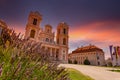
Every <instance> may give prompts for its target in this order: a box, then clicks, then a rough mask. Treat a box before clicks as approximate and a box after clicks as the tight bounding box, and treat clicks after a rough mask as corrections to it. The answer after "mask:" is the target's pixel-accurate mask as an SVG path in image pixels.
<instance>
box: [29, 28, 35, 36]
mask: <svg viewBox="0 0 120 80" xmlns="http://www.w3.org/2000/svg"><path fill="white" fill-rule="evenodd" d="M30 37H31V38H34V37H35V30H31V32H30Z"/></svg>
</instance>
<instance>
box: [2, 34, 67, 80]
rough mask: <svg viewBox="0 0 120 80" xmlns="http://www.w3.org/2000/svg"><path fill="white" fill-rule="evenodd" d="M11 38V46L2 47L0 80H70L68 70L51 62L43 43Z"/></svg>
mask: <svg viewBox="0 0 120 80" xmlns="http://www.w3.org/2000/svg"><path fill="white" fill-rule="evenodd" d="M12 34H13V33H12ZM9 36H10V37H9V38H10V39H9V40H11V41H10V45H9V46H6V43H2V45H1V46H0V80H69V78H68V73H67V70H66V69H65V68H63V67H58V65H59V64H57V63H53V62H52V61H51V59H50V58H49V54H48V53H47V51H45V50H43V49H42V47H41V44H42V43H37V42H34V41H30V40H28V39H26V40H25V39H20V38H19V36H18V35H14V36H13V35H9ZM3 40H5V39H3ZM9 40H8V41H9Z"/></svg>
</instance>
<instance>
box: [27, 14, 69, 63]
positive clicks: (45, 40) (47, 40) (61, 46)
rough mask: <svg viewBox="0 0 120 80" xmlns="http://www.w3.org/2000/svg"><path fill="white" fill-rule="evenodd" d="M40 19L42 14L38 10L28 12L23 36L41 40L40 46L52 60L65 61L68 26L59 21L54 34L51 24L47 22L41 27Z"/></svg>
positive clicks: (66, 57) (66, 56)
mask: <svg viewBox="0 0 120 80" xmlns="http://www.w3.org/2000/svg"><path fill="white" fill-rule="evenodd" d="M41 21H42V16H41V14H40V13H39V12H30V14H29V16H28V22H27V25H26V31H25V38H26V39H27V38H30V40H33V41H36V42H41V43H42V45H41V46H42V48H43V49H45V50H47V51H48V53H49V55H50V57H52V58H53V59H54V61H58V62H62V63H67V61H68V40H69V37H68V36H69V33H68V32H69V26H68V25H67V24H66V23H65V22H61V23H59V24H58V26H57V33H56V36H55V33H54V32H53V30H52V26H51V25H49V24H47V25H45V27H44V28H42V27H41V26H40V24H41Z"/></svg>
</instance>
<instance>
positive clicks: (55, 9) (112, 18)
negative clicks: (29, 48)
mask: <svg viewBox="0 0 120 80" xmlns="http://www.w3.org/2000/svg"><path fill="white" fill-rule="evenodd" d="M30 11H39V12H40V13H41V14H42V16H43V21H42V22H41V27H44V25H45V24H50V25H52V26H53V28H54V31H55V29H56V27H57V25H58V23H60V22H66V23H67V24H69V26H70V31H69V47H70V51H69V52H71V51H72V50H74V49H76V48H77V47H80V46H85V45H89V44H94V45H96V46H98V47H100V48H102V49H103V50H104V52H105V53H106V58H108V57H109V56H110V55H109V45H111V44H113V45H120V0H0V19H2V20H3V21H5V22H6V23H7V24H8V26H9V27H11V28H14V29H16V31H17V32H22V33H24V31H25V26H26V23H27V18H28V14H29V12H30Z"/></svg>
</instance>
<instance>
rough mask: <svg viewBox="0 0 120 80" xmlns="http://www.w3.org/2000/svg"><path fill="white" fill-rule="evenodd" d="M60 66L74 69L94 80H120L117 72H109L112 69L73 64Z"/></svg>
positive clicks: (119, 74)
mask: <svg viewBox="0 0 120 80" xmlns="http://www.w3.org/2000/svg"><path fill="white" fill-rule="evenodd" d="M60 66H63V67H66V68H73V69H76V70H78V71H80V72H82V73H83V74H85V75H88V76H90V77H91V78H93V79H95V80H120V73H119V72H112V71H109V70H112V69H113V68H107V67H97V66H86V65H74V64H60Z"/></svg>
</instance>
